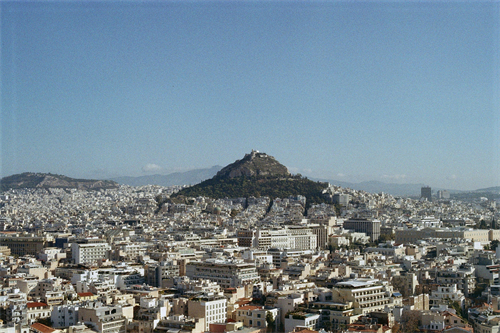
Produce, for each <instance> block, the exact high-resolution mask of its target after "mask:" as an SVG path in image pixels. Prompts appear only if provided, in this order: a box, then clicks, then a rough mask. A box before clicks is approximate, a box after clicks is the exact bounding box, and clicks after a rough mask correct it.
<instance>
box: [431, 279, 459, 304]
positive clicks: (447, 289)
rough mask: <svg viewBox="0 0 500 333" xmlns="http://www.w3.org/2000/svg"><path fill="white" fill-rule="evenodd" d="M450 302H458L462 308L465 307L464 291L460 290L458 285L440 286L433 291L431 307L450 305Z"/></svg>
mask: <svg viewBox="0 0 500 333" xmlns="http://www.w3.org/2000/svg"><path fill="white" fill-rule="evenodd" d="M450 302H458V304H460V307H462V308H463V307H464V302H465V296H464V294H463V292H462V291H460V290H458V288H457V285H456V284H450V285H447V286H439V287H438V289H437V290H433V291H432V292H431V294H430V296H429V306H430V307H433V306H439V305H449V304H450Z"/></svg>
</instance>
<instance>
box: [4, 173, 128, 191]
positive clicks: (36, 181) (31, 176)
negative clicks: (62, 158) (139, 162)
mask: <svg viewBox="0 0 500 333" xmlns="http://www.w3.org/2000/svg"><path fill="white" fill-rule="evenodd" d="M118 186H119V185H118V184H117V183H116V182H114V181H111V180H93V179H74V178H70V177H66V176H62V175H54V174H50V173H32V172H25V173H21V174H17V175H12V176H8V177H4V178H2V179H1V180H0V188H1V190H2V191H6V190H9V189H19V188H76V189H80V190H99V189H108V188H117V187H118Z"/></svg>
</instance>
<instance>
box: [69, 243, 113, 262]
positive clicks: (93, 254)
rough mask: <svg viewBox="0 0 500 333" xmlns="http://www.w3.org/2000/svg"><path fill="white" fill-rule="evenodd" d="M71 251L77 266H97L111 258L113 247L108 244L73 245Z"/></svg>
mask: <svg viewBox="0 0 500 333" xmlns="http://www.w3.org/2000/svg"><path fill="white" fill-rule="evenodd" d="M71 250H72V253H73V261H74V262H75V264H77V265H79V264H96V263H97V262H99V261H102V260H103V259H108V258H109V251H110V250H111V247H110V246H109V244H108V243H86V244H79V243H72V245H71Z"/></svg>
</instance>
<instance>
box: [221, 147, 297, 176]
mask: <svg viewBox="0 0 500 333" xmlns="http://www.w3.org/2000/svg"><path fill="white" fill-rule="evenodd" d="M241 176H245V177H254V176H285V177H288V176H290V172H289V171H288V169H287V168H286V166H284V165H283V164H281V163H280V162H278V161H277V160H276V159H275V158H274V157H272V156H269V155H267V154H265V153H259V152H258V151H255V150H252V152H251V153H250V154H246V155H245V157H243V158H242V159H241V160H237V161H236V162H234V163H232V164H229V165H227V166H226V167H224V168H222V170H220V171H219V172H217V174H216V176H215V177H217V178H236V177H241Z"/></svg>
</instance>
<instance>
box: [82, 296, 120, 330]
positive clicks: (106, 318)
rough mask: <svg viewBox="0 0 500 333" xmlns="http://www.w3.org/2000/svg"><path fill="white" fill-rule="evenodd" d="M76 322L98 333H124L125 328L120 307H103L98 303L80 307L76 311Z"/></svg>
mask: <svg viewBox="0 0 500 333" xmlns="http://www.w3.org/2000/svg"><path fill="white" fill-rule="evenodd" d="M78 321H80V322H82V323H84V324H85V325H87V326H90V327H92V328H93V329H94V330H96V331H97V332H99V333H125V332H126V327H127V319H126V318H125V316H124V315H123V310H122V306H121V305H114V306H104V305H103V304H102V303H100V302H92V303H90V304H89V305H88V306H86V307H81V308H80V309H79V310H78Z"/></svg>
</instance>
